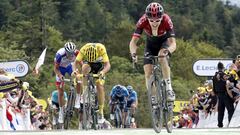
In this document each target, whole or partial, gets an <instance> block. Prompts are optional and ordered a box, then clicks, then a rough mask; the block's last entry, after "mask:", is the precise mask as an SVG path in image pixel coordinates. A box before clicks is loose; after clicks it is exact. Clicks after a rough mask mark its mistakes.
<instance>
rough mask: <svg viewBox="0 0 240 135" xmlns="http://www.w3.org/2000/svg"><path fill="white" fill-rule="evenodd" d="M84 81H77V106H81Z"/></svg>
mask: <svg viewBox="0 0 240 135" xmlns="http://www.w3.org/2000/svg"><path fill="white" fill-rule="evenodd" d="M81 85H82V83H79V82H77V87H76V88H77V93H76V99H75V106H74V107H75V108H77V109H79V108H80V100H81V93H82V89H81V88H82V86H81Z"/></svg>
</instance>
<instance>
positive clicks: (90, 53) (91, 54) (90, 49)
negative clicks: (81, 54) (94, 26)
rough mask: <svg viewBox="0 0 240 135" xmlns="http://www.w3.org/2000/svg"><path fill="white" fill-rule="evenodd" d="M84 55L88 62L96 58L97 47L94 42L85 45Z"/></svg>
mask: <svg viewBox="0 0 240 135" xmlns="http://www.w3.org/2000/svg"><path fill="white" fill-rule="evenodd" d="M85 56H86V58H87V61H88V62H94V61H96V59H97V47H96V46H95V44H90V45H88V46H87V47H86V51H85Z"/></svg>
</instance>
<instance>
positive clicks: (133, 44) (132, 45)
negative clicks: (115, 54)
mask: <svg viewBox="0 0 240 135" xmlns="http://www.w3.org/2000/svg"><path fill="white" fill-rule="evenodd" d="M138 40H139V37H136V36H133V37H132V39H131V41H130V44H129V49H130V53H131V55H132V54H136V52H137V42H138Z"/></svg>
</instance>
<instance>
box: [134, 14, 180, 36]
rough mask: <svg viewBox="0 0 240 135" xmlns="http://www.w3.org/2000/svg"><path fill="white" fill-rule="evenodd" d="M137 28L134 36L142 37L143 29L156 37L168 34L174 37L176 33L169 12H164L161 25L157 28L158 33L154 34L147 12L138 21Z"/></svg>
mask: <svg viewBox="0 0 240 135" xmlns="http://www.w3.org/2000/svg"><path fill="white" fill-rule="evenodd" d="M136 27H137V28H136V30H135V32H134V34H133V36H135V37H140V36H141V34H142V32H143V30H144V31H145V33H146V34H147V36H150V37H152V36H155V37H162V36H164V35H166V34H170V35H169V36H170V37H174V36H175V33H174V30H173V23H172V21H171V19H170V17H169V16H168V15H167V14H165V13H164V14H163V18H162V20H161V23H160V25H159V26H158V28H157V35H154V34H153V29H152V27H151V25H150V23H149V21H148V19H147V16H146V14H144V15H143V16H142V17H141V18H140V19H139V20H138V22H137V24H136Z"/></svg>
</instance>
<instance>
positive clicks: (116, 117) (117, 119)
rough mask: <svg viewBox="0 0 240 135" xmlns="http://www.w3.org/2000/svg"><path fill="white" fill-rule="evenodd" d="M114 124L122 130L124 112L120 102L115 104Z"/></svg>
mask: <svg viewBox="0 0 240 135" xmlns="http://www.w3.org/2000/svg"><path fill="white" fill-rule="evenodd" d="M114 122H115V127H116V128H121V125H122V124H123V123H122V110H121V109H120V102H119V101H117V102H114Z"/></svg>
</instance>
